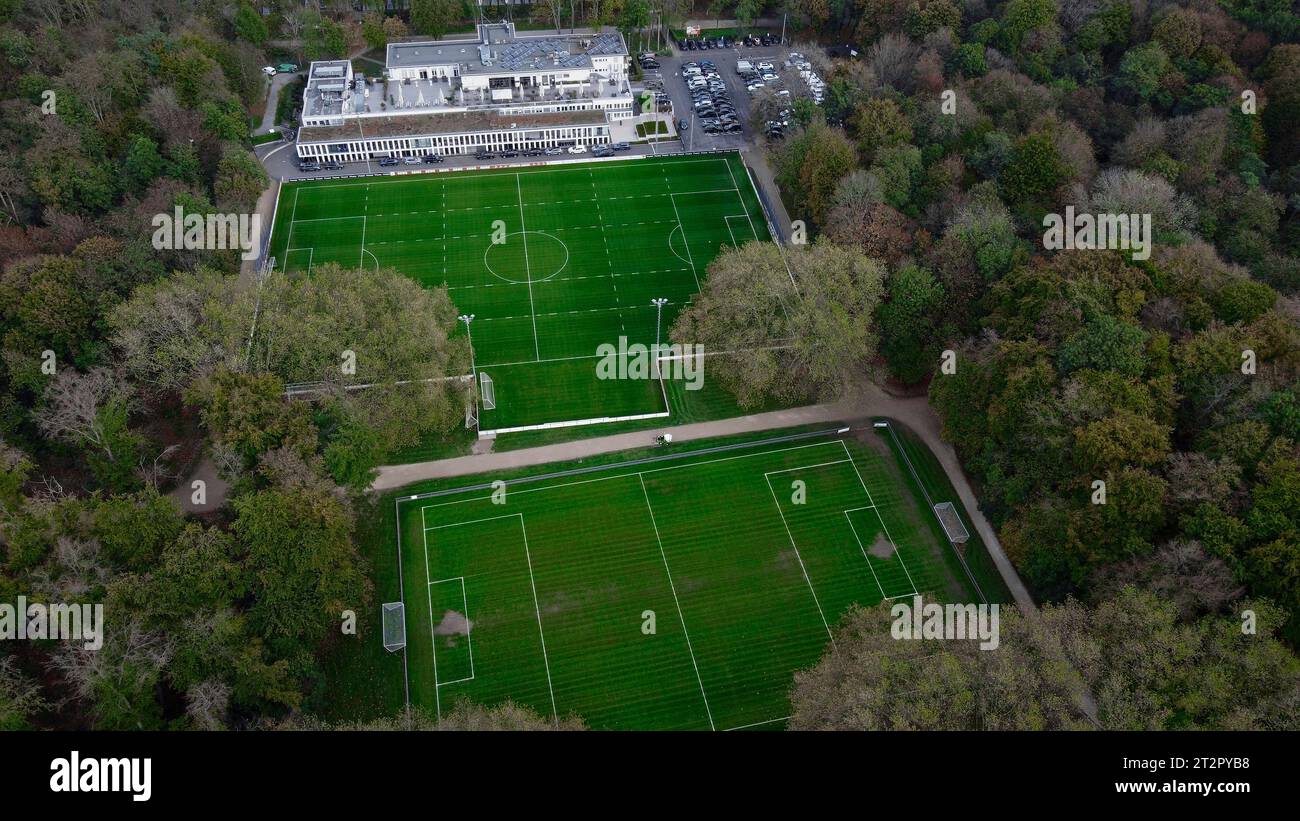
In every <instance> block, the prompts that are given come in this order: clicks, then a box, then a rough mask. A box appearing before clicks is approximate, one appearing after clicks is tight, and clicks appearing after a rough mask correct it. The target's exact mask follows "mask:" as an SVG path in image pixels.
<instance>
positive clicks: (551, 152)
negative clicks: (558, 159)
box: [546, 147, 564, 157]
mask: <svg viewBox="0 0 1300 821" xmlns="http://www.w3.org/2000/svg"><path fill="white" fill-rule="evenodd" d="M563 153H564V149H563V148H558V147H557V148H548V149H546V156H548V157H554V156H556V155H557V154H563Z"/></svg>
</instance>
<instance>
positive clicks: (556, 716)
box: [515, 513, 560, 727]
mask: <svg viewBox="0 0 1300 821" xmlns="http://www.w3.org/2000/svg"><path fill="white" fill-rule="evenodd" d="M515 515H517V516H518V517H519V530H520V531H521V532H522V533H523V534H524V558H526V559H527V560H528V583H529V584H530V585H532V588H533V609H534V610H535V611H536V613H537V636H538V638H540V639H541V641H542V663H543V664H545V665H546V689H547V690H550V691H551V718H552V719H554V720H555V726H557V727H558V726H560V713H559V710H557V709H556V707H555V688H554V687H552V686H551V660H550V658H548V657H547V655H546V633H544V632H543V631H542V606H541V604H539V603H538V601H537V581H536V580H535V579H534V578H533V555H532V553H531V552H530V551H529V549H528V528H526V527H524V514H522V513H517V514H515Z"/></svg>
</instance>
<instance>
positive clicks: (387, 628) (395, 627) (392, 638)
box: [383, 601, 406, 653]
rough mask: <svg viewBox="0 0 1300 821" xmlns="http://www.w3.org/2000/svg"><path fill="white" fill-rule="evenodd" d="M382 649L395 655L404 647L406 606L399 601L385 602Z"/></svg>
mask: <svg viewBox="0 0 1300 821" xmlns="http://www.w3.org/2000/svg"><path fill="white" fill-rule="evenodd" d="M383 615H384V649H385V650H387V651H388V652H390V653H395V652H397V651H398V650H401V649H402V648H403V647H405V646H406V606H405V605H403V604H402V603H401V602H399V601H395V602H385V603H384V606H383Z"/></svg>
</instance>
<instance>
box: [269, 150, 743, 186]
mask: <svg viewBox="0 0 1300 821" xmlns="http://www.w3.org/2000/svg"><path fill="white" fill-rule="evenodd" d="M634 162H636V163H637V165H636V166H635V167H636V168H645V167H647V166H651V167H655V168H667V167H670V166H674V165H699V164H701V163H717V162H723V160H722V159H721V158H719V157H705V158H703V159H699V160H675V161H665V160H659V161H658V162H654V161H651V160H635V161H634ZM591 167H592V168H594V169H597V170H602V171H610V170H622V169H625V168H630V167H633V166H631V165H628V164H625V163H599V164H597V165H593V166H591ZM585 170H587V169H586V168H576V167H573V166H563V167H556V168H528V169H525V170H522V171H511V170H510V169H488V170H482V171H479V170H465V171H452V172H443V173H441V174H438V175H437V176H438V177H439V178H440V179H441V180H442V181H443V182H446V181H449V180H450V181H452V182H459V181H464V180H480V179H482V178H484V177H508V176H510V175H511V174H568V173H575V172H577V173H581V172H582V171H585ZM429 181H430V176H429V175H427V174H425V175H406V176H402V177H393V178H390V179H376V180H372V181H370V182H340V183H327V182H324V181H317V180H294V182H297V183H304V184H305V185H302V184H300V185H299V186H298V188H297V190H301V189H302V188H304V187H306V188H311V189H313V190H318V189H325V188H357V187H359V186H363V185H401V184H403V183H408V184H409V183H418V182H429ZM721 190H723V191H726V190H728V189H726V188H723V189H721ZM688 193H693V192H688ZM701 193H702V192H701Z"/></svg>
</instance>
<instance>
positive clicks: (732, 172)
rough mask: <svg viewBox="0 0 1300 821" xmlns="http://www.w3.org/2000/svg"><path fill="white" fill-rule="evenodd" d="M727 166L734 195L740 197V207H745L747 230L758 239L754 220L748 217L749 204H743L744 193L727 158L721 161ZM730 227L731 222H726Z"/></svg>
mask: <svg viewBox="0 0 1300 821" xmlns="http://www.w3.org/2000/svg"><path fill="white" fill-rule="evenodd" d="M722 162H723V163H724V164H725V165H726V166H727V173H728V174H730V175H731V184H732V186H733V187H734V188H735V189H736V196H737V197H738V198H739V199H740V207H741V208H743V209H745V219H747V220H749V230H750V231H752V232H753V234H754V239H758V229H757V228H755V227H754V220H753V219H750V216H749V206H748V205H745V195H744V194H742V193H740V184H739V183H737V182H736V172H735V171H732V170H731V163H730V162H727V160H725V159H724V160H723V161H722ZM727 228H731V224H730V223H728V224H727Z"/></svg>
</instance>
